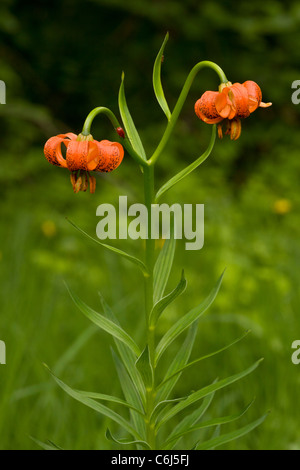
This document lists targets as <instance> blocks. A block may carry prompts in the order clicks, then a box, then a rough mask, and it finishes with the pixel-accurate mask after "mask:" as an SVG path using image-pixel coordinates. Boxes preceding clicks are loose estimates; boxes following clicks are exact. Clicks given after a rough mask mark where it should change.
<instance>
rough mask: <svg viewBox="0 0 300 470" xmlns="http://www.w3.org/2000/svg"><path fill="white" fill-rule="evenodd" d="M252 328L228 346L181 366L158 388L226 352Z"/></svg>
mask: <svg viewBox="0 0 300 470" xmlns="http://www.w3.org/2000/svg"><path fill="white" fill-rule="evenodd" d="M249 332H250V330H248V331H246V332H245V333H243V334H242V336H240V337H239V338H237V339H235V340H234V341H232V342H231V343H230V344H227V345H226V346H224V347H223V348H221V349H218V350H217V351H214V352H212V353H209V354H206V355H205V356H201V357H199V358H198V359H195V360H194V361H191V362H189V363H188V364H186V365H184V366H183V367H180V368H179V369H178V370H177V371H175V372H173V373H172V374H171V375H169V376H168V377H167V378H165V379H164V380H163V382H162V383H161V384H160V385H159V386H158V388H160V387H162V386H163V385H165V383H166V382H168V381H169V380H171V379H172V378H173V377H174V376H176V375H177V374H180V373H181V372H183V371H185V370H186V369H188V368H189V367H192V366H194V365H195V364H198V363H199V362H201V361H204V359H209V358H210V357H213V356H216V355H217V354H220V353H221V352H224V351H226V349H229V348H231V346H233V345H234V344H236V343H238V342H239V341H241V340H242V339H244V338H245V337H246V336H247V335H248V334H249Z"/></svg>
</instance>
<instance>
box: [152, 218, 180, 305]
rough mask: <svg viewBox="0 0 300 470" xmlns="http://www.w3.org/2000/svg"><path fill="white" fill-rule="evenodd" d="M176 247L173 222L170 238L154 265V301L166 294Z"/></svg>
mask: <svg viewBox="0 0 300 470" xmlns="http://www.w3.org/2000/svg"><path fill="white" fill-rule="evenodd" d="M175 248H176V240H175V238H174V225H173V221H172V222H171V230H170V238H167V239H166V241H165V243H164V246H163V248H162V250H161V252H160V253H159V255H158V258H157V260H156V263H155V266H154V272H153V276H154V280H153V302H154V304H156V303H157V302H159V300H161V298H162V297H163V295H164V292H165V288H166V285H167V282H168V279H169V276H170V273H171V269H172V265H173V261H174V255H175Z"/></svg>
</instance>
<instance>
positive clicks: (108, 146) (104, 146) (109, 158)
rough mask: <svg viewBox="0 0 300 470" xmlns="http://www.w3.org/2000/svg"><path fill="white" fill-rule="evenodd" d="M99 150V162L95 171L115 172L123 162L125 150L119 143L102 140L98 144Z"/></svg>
mask: <svg viewBox="0 0 300 470" xmlns="http://www.w3.org/2000/svg"><path fill="white" fill-rule="evenodd" d="M97 145H98V149H99V152H100V153H99V161H98V164H97V166H96V168H95V171H101V172H110V171H113V170H115V169H116V168H117V167H118V166H119V165H120V164H121V162H122V160H123V157H124V149H123V147H122V145H121V144H119V143H118V142H110V141H109V140H101V142H98V143H97Z"/></svg>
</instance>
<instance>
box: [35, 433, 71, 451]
mask: <svg viewBox="0 0 300 470" xmlns="http://www.w3.org/2000/svg"><path fill="white" fill-rule="evenodd" d="M29 437H30V439H32V440H33V441H34V442H35V443H36V444H37V445H38V446H40V447H41V448H42V449H44V450H63V449H62V448H61V447H58V446H57V445H56V444H54V443H53V442H51V441H47V442H42V441H40V440H39V439H36V438H35V437H32V436H29Z"/></svg>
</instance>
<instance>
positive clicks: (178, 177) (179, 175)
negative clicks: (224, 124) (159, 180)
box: [155, 125, 216, 203]
mask: <svg viewBox="0 0 300 470" xmlns="http://www.w3.org/2000/svg"><path fill="white" fill-rule="evenodd" d="M215 140H216V126H215V125H213V126H212V135H211V139H210V143H209V146H208V147H207V149H206V150H205V152H204V153H203V154H202V155H201V156H200V157H199V158H197V159H196V160H195V161H194V162H193V163H191V164H190V165H189V166H187V167H186V168H184V169H183V170H181V171H180V172H179V173H177V175H175V176H173V178H171V179H170V180H169V181H167V182H166V183H165V184H164V185H163V186H162V187H161V188H160V189H159V190H158V192H157V194H156V196H155V203H157V202H158V201H159V199H160V198H161V197H162V195H163V194H165V192H167V191H168V190H169V189H171V188H172V187H173V186H174V185H175V184H177V183H178V182H179V181H181V180H182V179H183V178H185V177H186V176H188V175H189V174H190V173H191V172H192V171H194V170H195V169H196V168H198V166H200V165H201V163H203V162H204V161H205V160H206V159H207V158H208V157H209V155H210V154H211V151H212V149H213V147H214V144H215Z"/></svg>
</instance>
